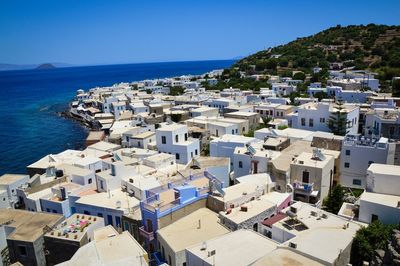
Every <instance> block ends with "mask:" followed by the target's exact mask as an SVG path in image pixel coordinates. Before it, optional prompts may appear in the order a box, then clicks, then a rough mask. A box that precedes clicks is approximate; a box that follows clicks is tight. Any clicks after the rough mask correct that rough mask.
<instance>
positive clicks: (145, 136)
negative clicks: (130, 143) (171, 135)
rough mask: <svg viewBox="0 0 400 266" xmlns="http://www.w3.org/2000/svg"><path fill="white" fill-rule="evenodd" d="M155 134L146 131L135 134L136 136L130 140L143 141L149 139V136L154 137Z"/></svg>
mask: <svg viewBox="0 0 400 266" xmlns="http://www.w3.org/2000/svg"><path fill="white" fill-rule="evenodd" d="M155 134H156V133H155V132H152V131H147V132H143V133H141V134H137V135H136V136H133V137H132V138H134V139H145V138H149V137H151V136H154V135H155Z"/></svg>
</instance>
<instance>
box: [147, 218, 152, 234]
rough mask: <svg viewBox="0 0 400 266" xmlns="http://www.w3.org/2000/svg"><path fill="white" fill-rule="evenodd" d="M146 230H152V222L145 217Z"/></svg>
mask: <svg viewBox="0 0 400 266" xmlns="http://www.w3.org/2000/svg"><path fill="white" fill-rule="evenodd" d="M146 224H147V232H153V222H152V221H151V220H150V219H147V221H146Z"/></svg>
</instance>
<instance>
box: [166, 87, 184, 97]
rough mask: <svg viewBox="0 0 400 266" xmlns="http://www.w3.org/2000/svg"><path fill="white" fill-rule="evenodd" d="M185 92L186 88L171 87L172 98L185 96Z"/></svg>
mask: <svg viewBox="0 0 400 266" xmlns="http://www.w3.org/2000/svg"><path fill="white" fill-rule="evenodd" d="M184 91H185V88H182V87H171V89H170V93H169V95H171V96H177V95H181V94H183V93H184Z"/></svg>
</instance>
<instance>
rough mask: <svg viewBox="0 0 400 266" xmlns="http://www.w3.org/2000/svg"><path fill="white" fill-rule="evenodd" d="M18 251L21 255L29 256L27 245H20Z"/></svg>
mask: <svg viewBox="0 0 400 266" xmlns="http://www.w3.org/2000/svg"><path fill="white" fill-rule="evenodd" d="M18 252H19V255H21V256H27V255H28V252H27V251H26V247H25V246H18Z"/></svg>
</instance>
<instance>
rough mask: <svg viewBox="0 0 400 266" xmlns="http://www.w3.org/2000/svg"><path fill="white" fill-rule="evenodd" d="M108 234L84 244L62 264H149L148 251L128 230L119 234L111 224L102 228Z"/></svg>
mask: <svg viewBox="0 0 400 266" xmlns="http://www.w3.org/2000/svg"><path fill="white" fill-rule="evenodd" d="M99 230H104V233H106V234H107V236H104V234H102V237H98V236H99V234H98V233H97V230H96V231H94V234H95V237H94V238H95V240H94V241H92V242H90V243H88V244H86V245H84V246H82V247H81V248H79V249H78V251H77V252H76V253H75V254H74V256H72V258H71V259H70V260H69V261H66V262H64V263H62V264H60V265H64V266H65V265H71V266H72V265H73V266H86V265H104V266H105V265H107V266H108V265H109V266H111V265H127V266H128V265H129V266H130V265H132V266H133V265H148V263H147V260H148V255H147V252H146V251H145V250H144V249H143V248H142V247H141V246H140V244H139V243H138V242H137V241H136V240H135V239H134V238H133V236H131V234H129V233H128V232H127V231H125V232H122V233H121V234H118V232H117V231H115V229H114V230H113V228H111V226H107V227H104V228H101V229H99Z"/></svg>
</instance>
